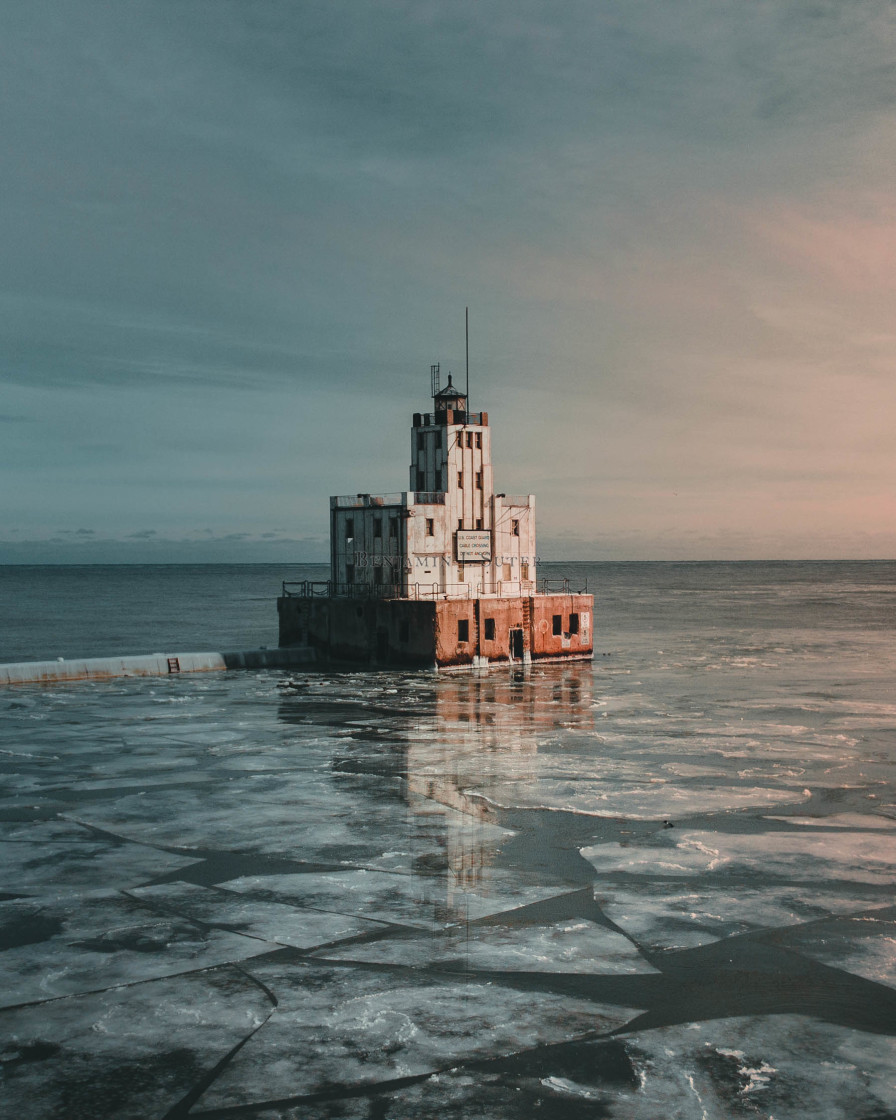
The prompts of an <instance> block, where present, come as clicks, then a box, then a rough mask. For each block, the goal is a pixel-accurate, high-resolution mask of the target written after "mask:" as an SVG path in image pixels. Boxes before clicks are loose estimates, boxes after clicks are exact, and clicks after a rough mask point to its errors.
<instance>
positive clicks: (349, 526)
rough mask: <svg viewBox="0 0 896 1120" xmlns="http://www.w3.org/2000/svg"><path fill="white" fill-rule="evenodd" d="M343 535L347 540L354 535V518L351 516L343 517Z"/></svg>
mask: <svg viewBox="0 0 896 1120" xmlns="http://www.w3.org/2000/svg"><path fill="white" fill-rule="evenodd" d="M345 535H346V537H347V538H348V539H349V540H352V539H353V538H354V536H355V519H354V518H353V517H346V519H345Z"/></svg>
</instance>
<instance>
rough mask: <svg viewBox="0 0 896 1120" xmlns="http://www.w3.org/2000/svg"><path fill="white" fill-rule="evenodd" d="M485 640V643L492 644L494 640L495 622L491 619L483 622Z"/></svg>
mask: <svg viewBox="0 0 896 1120" xmlns="http://www.w3.org/2000/svg"><path fill="white" fill-rule="evenodd" d="M485 640H486V641H487V642H493V641H494V640H495V620H494V619H493V618H487V619H486V620H485Z"/></svg>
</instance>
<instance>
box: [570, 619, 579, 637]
mask: <svg viewBox="0 0 896 1120" xmlns="http://www.w3.org/2000/svg"><path fill="white" fill-rule="evenodd" d="M569 632H570V634H578V632H579V616H578V615H577V614H571V615H570V616H569Z"/></svg>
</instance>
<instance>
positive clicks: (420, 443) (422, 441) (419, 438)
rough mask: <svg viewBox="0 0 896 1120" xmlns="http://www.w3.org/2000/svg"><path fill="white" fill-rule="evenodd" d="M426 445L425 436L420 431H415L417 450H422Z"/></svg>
mask: <svg viewBox="0 0 896 1120" xmlns="http://www.w3.org/2000/svg"><path fill="white" fill-rule="evenodd" d="M425 447H426V437H425V436H424V434H423V433H422V432H418V433H417V450H418V451H422V450H423V449H424V448H425Z"/></svg>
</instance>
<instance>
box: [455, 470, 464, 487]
mask: <svg viewBox="0 0 896 1120" xmlns="http://www.w3.org/2000/svg"><path fill="white" fill-rule="evenodd" d="M457 488H458V490H463V488H464V472H463V471H458V472H457Z"/></svg>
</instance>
